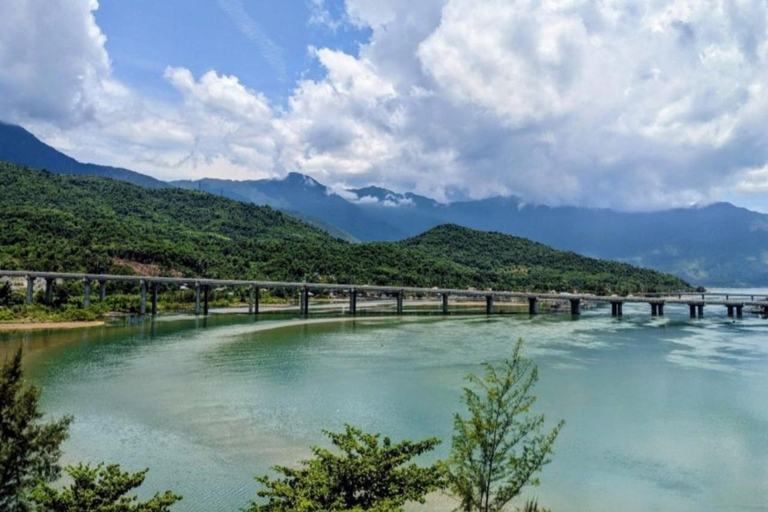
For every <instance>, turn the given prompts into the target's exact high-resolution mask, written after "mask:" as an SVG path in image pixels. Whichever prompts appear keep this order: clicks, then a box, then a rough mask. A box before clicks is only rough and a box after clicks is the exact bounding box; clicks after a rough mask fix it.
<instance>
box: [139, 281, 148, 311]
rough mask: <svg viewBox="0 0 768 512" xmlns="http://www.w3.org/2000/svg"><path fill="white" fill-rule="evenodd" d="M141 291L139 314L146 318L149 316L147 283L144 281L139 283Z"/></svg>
mask: <svg viewBox="0 0 768 512" xmlns="http://www.w3.org/2000/svg"><path fill="white" fill-rule="evenodd" d="M139 288H140V289H141V292H140V298H139V314H140V315H142V316H144V315H146V314H147V282H146V281H144V280H143V279H142V280H141V282H140V283H139Z"/></svg>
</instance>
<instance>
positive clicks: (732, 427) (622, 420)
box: [0, 305, 768, 512]
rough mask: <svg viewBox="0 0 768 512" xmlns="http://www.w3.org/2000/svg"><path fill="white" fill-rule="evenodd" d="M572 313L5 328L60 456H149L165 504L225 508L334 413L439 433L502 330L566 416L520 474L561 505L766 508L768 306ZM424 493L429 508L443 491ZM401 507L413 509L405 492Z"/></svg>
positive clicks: (393, 428)
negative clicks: (168, 492)
mask: <svg viewBox="0 0 768 512" xmlns="http://www.w3.org/2000/svg"><path fill="white" fill-rule="evenodd" d="M625 307H626V312H625V315H626V316H625V317H624V318H623V319H622V320H615V319H611V318H610V315H609V311H607V310H606V309H605V308H602V309H597V310H590V311H587V312H586V313H585V314H584V315H583V316H582V317H581V318H579V319H578V320H572V319H571V318H570V317H566V316H543V315H542V316H538V317H535V318H529V317H527V316H504V317H492V318H486V317H455V318H448V319H440V318H429V319H423V318H422V319H415V318H406V320H405V321H402V322H399V321H395V320H389V319H375V318H369V319H361V320H357V321H351V320H348V321H344V322H335V323H314V324H310V325H293V326H289V327H284V328H281V329H275V330H259V329H265V328H267V327H270V326H276V325H286V324H290V323H291V322H295V321H286V320H280V319H276V318H273V319H269V318H266V317H262V318H261V319H259V320H258V321H253V320H252V319H249V318H247V317H245V316H237V315H216V316H213V317H211V318H210V319H209V320H208V321H202V320H179V319H164V320H161V321H156V322H145V323H140V324H137V325H133V326H125V327H105V328H94V329H88V330H82V331H69V332H64V331H59V332H46V333H35V334H24V335H7V334H6V335H0V351H2V350H3V349H5V350H8V349H10V348H12V347H13V346H14V345H16V344H18V343H19V342H21V343H24V344H25V346H26V347H27V349H28V355H29V358H28V369H29V372H30V373H29V375H30V377H31V379H32V380H33V382H35V383H37V384H39V385H40V386H41V387H42V390H43V405H44V407H45V409H46V411H48V412H49V413H51V414H53V415H61V414H74V416H75V418H76V421H75V423H74V424H73V427H72V437H71V439H70V440H69V441H68V442H67V444H66V446H65V449H66V458H67V460H68V461H79V460H90V461H99V460H107V461H113V462H118V463H120V464H122V465H123V466H124V467H126V468H130V469H133V470H137V469H141V468H144V467H150V468H151V471H150V473H149V476H148V478H147V481H146V483H145V486H144V488H143V492H144V493H149V492H154V491H158V490H165V489H172V490H174V491H176V492H179V493H181V494H183V495H184V497H185V499H184V501H183V502H182V503H180V504H179V506H178V507H177V509H176V510H178V511H180V512H181V511H188V512H204V511H205V512H215V511H234V510H239V509H241V508H243V507H244V506H246V505H247V504H248V502H249V500H250V499H252V498H253V497H254V496H255V490H256V485H255V483H254V481H253V476H255V475H260V474H264V473H265V472H267V471H268V468H269V467H270V466H272V465H274V464H293V463H295V462H296V461H297V460H300V459H301V458H302V457H304V456H306V455H307V454H308V449H307V448H308V446H309V445H311V444H318V443H323V442H324V439H323V437H322V435H321V430H322V429H339V428H340V427H341V426H342V425H343V423H345V422H348V423H352V424H354V425H358V426H360V427H363V428H364V429H366V430H370V431H378V432H384V433H386V434H388V435H390V436H391V437H393V438H403V437H408V438H422V437H427V436H432V435H437V436H439V437H441V438H442V439H444V440H445V442H444V444H443V445H442V446H441V447H440V449H439V453H437V454H435V456H440V457H442V456H444V455H445V454H446V451H447V449H448V446H449V444H450V436H451V428H452V414H453V413H454V412H455V411H457V410H459V409H460V403H459V397H460V393H461V386H462V384H463V377H464V375H465V374H467V373H468V372H470V371H476V370H478V368H479V366H478V365H479V364H480V363H481V362H483V361H498V360H500V359H502V358H504V357H505V356H507V355H508V354H509V353H510V351H511V349H512V346H513V343H514V340H515V339H517V338H518V337H523V338H525V339H526V340H527V345H526V352H527V354H528V355H530V356H531V357H533V358H534V359H535V360H536V361H537V362H538V363H539V365H540V368H541V381H540V383H539V385H538V387H537V394H538V395H539V403H538V407H539V410H540V411H543V412H545V413H546V414H547V416H548V418H549V419H550V422H554V421H555V420H556V419H560V418H563V419H565V420H566V422H567V424H566V427H565V429H564V431H563V433H562V435H561V437H560V439H559V440H558V443H557V446H556V455H555V458H554V462H553V463H552V464H551V465H549V466H547V468H546V469H545V471H544V473H543V475H542V481H543V484H542V486H541V487H539V488H536V489H532V490H531V491H530V493H531V494H535V495H537V496H539V497H540V501H541V502H542V504H544V505H546V506H549V507H552V508H553V509H554V510H555V511H565V510H568V511H574V512H579V511H582V512H598V511H606V512H607V511H610V512H616V511H644V510H660V511H662V510H663V511H706V510H718V511H721V510H763V509H765V508H766V505H767V504H768V321H765V320H761V319H759V318H757V317H756V316H748V317H746V318H745V319H744V320H742V321H738V322H733V321H732V320H730V319H727V318H725V316H724V308H723V311H719V308H714V307H713V308H708V309H707V313H708V315H709V316H708V317H707V318H705V319H704V320H696V321H689V320H688V319H687V308H682V307H681V308H674V307H669V308H667V309H668V311H667V317H665V318H657V319H651V318H650V317H649V315H648V313H649V312H648V311H647V310H646V309H647V308H646V307H641V306H631V305H628V306H625ZM450 505H451V504H450V503H446V502H445V499H444V498H443V499H441V498H437V499H436V500H434V501H433V502H432V503H431V505H429V506H428V507H427V509H431V510H450V509H451V508H452V507H451V506H450ZM414 510H420V508H415V509H414Z"/></svg>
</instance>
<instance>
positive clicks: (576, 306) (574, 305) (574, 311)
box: [568, 299, 581, 316]
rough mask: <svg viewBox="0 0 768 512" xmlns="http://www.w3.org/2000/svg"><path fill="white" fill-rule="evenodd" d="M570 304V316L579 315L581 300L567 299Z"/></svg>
mask: <svg viewBox="0 0 768 512" xmlns="http://www.w3.org/2000/svg"><path fill="white" fill-rule="evenodd" d="M568 300H570V302H571V315H573V316H579V315H581V299H568Z"/></svg>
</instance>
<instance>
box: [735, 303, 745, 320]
mask: <svg viewBox="0 0 768 512" xmlns="http://www.w3.org/2000/svg"><path fill="white" fill-rule="evenodd" d="M736 318H744V305H743V304H737V305H736Z"/></svg>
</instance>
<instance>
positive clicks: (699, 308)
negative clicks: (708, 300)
mask: <svg viewBox="0 0 768 512" xmlns="http://www.w3.org/2000/svg"><path fill="white" fill-rule="evenodd" d="M696 313H697V314H698V316H699V318H704V304H699V305H697V306H696Z"/></svg>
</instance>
